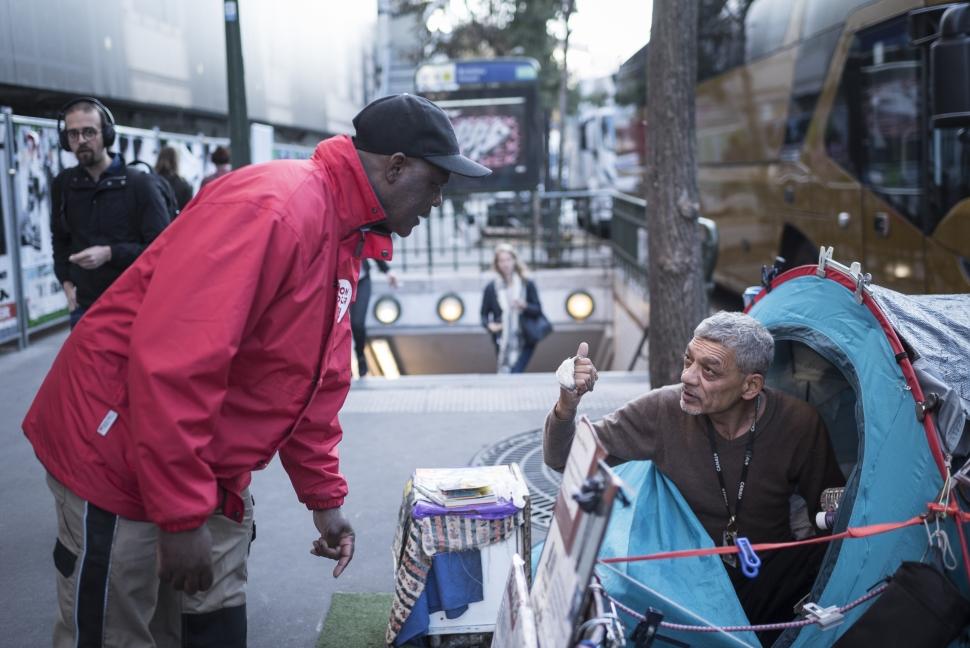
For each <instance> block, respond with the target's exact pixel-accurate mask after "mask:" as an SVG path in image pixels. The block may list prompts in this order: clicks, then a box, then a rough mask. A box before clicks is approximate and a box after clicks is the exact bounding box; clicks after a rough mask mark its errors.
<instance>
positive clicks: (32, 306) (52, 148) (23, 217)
mask: <svg viewBox="0 0 970 648" xmlns="http://www.w3.org/2000/svg"><path fill="white" fill-rule="evenodd" d="M14 137H15V138H16V141H15V142H14V152H15V153H14V165H15V169H14V170H15V173H14V203H15V209H16V224H15V228H14V231H15V235H16V237H17V238H18V239H19V240H18V241H11V242H10V243H11V244H13V245H17V244H19V245H20V263H21V273H22V276H23V289H24V302H25V303H26V306H27V325H28V327H34V326H37V325H39V324H43V323H44V322H47V321H50V320H53V319H57V318H58V317H62V316H64V315H67V299H66V298H65V297H64V292H63V290H62V288H61V284H60V282H59V281H57V277H55V276H54V258H53V249H52V245H51V230H50V209H51V207H50V205H51V195H50V188H51V182H52V181H53V180H54V177H55V176H57V174H58V173H59V172H60V169H61V151H60V150H59V148H60V147H59V144H58V141H57V129H56V128H55V127H54V126H43V127H42V126H34V125H29V124H16V125H15V127H14ZM63 155H64V157H65V158H70V161H68V160H67V159H65V160H64V163H65V164H74V163H75V162H74V156H73V155H71V154H70V153H64V154H63Z"/></svg>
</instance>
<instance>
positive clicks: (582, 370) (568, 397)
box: [556, 342, 597, 419]
mask: <svg viewBox="0 0 970 648" xmlns="http://www.w3.org/2000/svg"><path fill="white" fill-rule="evenodd" d="M588 356H589V345H588V344H587V343H585V342H580V343H579V348H578V349H576V357H575V358H574V359H573V360H574V362H575V365H574V369H573V380H574V381H575V384H576V387H575V389H572V390H570V389H565V388H560V389H559V403H558V404H557V406H556V409H557V414H558V415H559V416H560V418H564V419H565V418H572V417H574V416H575V415H576V408H577V407H579V401H580V400H581V399H582V397H583V395H584V394H586V393H587V392H591V391H593V387H594V386H595V385H596V378H597V373H596V367H594V366H593V361H592V360H590V359H589V357H588Z"/></svg>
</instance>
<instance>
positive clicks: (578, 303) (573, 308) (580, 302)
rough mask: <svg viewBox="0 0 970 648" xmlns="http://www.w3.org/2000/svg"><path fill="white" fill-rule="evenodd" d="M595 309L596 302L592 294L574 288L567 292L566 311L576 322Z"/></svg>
mask: <svg viewBox="0 0 970 648" xmlns="http://www.w3.org/2000/svg"><path fill="white" fill-rule="evenodd" d="M594 310H596V302H595V301H593V296H592V295H590V294H589V293H588V292H586V291H585V290H576V291H574V292H571V293H569V297H566V312H567V313H569V316H570V317H571V318H573V319H574V320H576V321H577V322H582V321H583V320H584V319H586V318H588V317H589V316H590V315H592V314H593V311H594Z"/></svg>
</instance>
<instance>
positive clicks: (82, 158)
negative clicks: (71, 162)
mask: <svg viewBox="0 0 970 648" xmlns="http://www.w3.org/2000/svg"><path fill="white" fill-rule="evenodd" d="M103 155H104V154H103V153H102V156H103ZM74 157H76V158H77V161H78V163H79V164H80V165H81V166H83V167H85V168H91V167H94V166H98V164H100V163H101V159H102V158H101V157H99V156H97V155H95V154H94V151H91V150H87V151H78V152H77V153H76V154H75V155H74Z"/></svg>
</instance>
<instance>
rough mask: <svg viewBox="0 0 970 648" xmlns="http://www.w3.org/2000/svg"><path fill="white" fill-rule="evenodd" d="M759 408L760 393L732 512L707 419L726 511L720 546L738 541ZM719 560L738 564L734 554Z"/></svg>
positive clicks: (712, 428)
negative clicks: (742, 502) (742, 503)
mask: <svg viewBox="0 0 970 648" xmlns="http://www.w3.org/2000/svg"><path fill="white" fill-rule="evenodd" d="M759 409H761V394H758V397H757V398H756V399H755V403H754V420H752V421H751V428H750V429H749V430H748V442H747V444H746V446H745V449H744V465H743V466H742V468H741V479H740V480H739V482H738V498H737V500H736V501H735V504H734V512H733V513H732V512H731V504H730V502H729V501H728V495H727V486H726V485H725V483H724V475H723V474H722V471H721V458H720V456H719V455H718V453H717V441H716V440H715V436H714V426H713V424H712V423H711V420H710V419H707V438H708V441H710V444H711V454H712V455H713V457H714V472H715V473H716V474H717V480H718V482H719V483H720V485H721V497H722V498H723V500H724V509H725V510H726V511H727V515H728V522H727V526H725V527H724V533H723V535H722V546H724V547H733V546H735V545H736V544H737V542H738V525H737V519H738V515H740V514H741V499H742V498H743V497H744V485H745V481H747V479H748V466H750V465H751V459H752V457H754V433H755V427H756V425H757V423H758V410H759ZM721 560H723V561H724V564H725V565H728V566H729V567H737V566H738V557H737V556H736V555H735V554H721Z"/></svg>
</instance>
